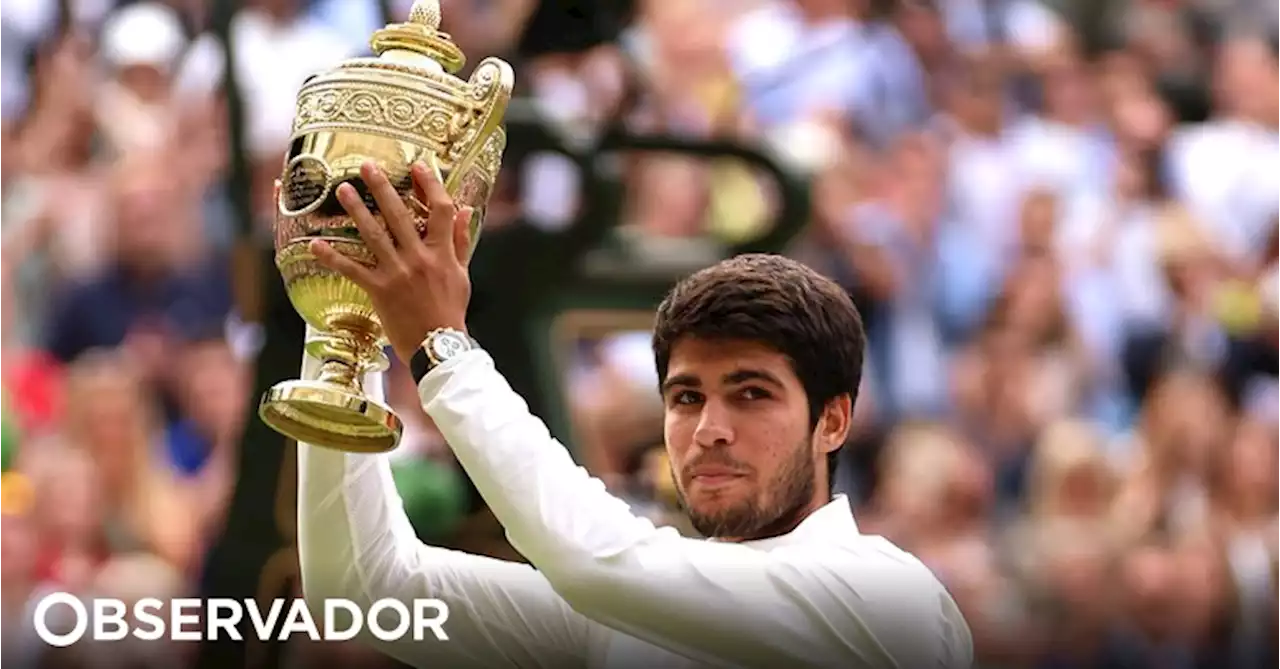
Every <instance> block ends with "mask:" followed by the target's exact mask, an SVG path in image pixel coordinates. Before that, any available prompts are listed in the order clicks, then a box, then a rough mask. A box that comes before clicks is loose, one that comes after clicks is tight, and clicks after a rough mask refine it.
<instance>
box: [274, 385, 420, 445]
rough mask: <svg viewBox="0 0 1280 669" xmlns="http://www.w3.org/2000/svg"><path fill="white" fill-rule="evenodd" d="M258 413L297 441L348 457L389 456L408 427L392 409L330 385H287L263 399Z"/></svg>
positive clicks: (344, 388)
mask: <svg viewBox="0 0 1280 669" xmlns="http://www.w3.org/2000/svg"><path fill="white" fill-rule="evenodd" d="M258 415H259V416H260V417H261V418H262V422H264V423H266V424H267V425H268V426H269V427H271V429H273V430H275V431H276V432H279V433H280V434H283V435H285V436H286V437H289V438H291V439H295V440H297V441H300V442H303V443H307V444H312V445H314V446H321V447H323V448H330V449H333V450H338V451H345V452H347V453H385V452H387V451H390V450H393V449H394V448H395V447H396V445H397V444H399V443H400V435H401V434H402V433H403V431H404V423H402V422H401V421H400V418H399V417H398V416H396V414H395V412H393V411H392V410H391V409H390V408H388V407H386V406H385V405H383V404H381V403H379V402H376V401H374V400H372V399H370V398H368V397H365V396H364V395H361V394H359V393H356V392H352V390H351V389H350V388H346V387H343V386H341V385H338V384H336V383H329V382H326V381H297V380H295V381H284V382H282V383H277V384H276V385H274V386H272V387H271V389H270V390H268V391H267V392H266V393H264V394H263V395H262V401H261V402H260V403H259V405H258Z"/></svg>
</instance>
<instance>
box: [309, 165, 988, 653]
mask: <svg viewBox="0 0 1280 669" xmlns="http://www.w3.org/2000/svg"><path fill="white" fill-rule="evenodd" d="M412 174H413V180H414V184H415V188H416V189H417V191H418V199H419V200H420V201H422V202H424V203H426V204H427V205H428V208H429V211H430V215H429V218H428V221H427V231H426V234H425V236H423V237H420V236H419V235H418V234H417V232H416V229H415V225H414V221H415V215H414V213H413V212H410V211H409V210H408V208H407V207H406V206H405V205H404V204H403V202H402V201H401V199H400V198H399V197H398V196H397V195H396V193H395V191H394V189H393V187H392V185H391V184H390V183H389V181H388V180H387V178H386V177H385V176H384V175H383V174H382V173H381V172H380V171H379V170H378V168H377V167H376V166H374V165H373V164H368V165H365V166H364V168H363V170H362V173H361V176H362V178H363V179H364V181H365V182H366V184H367V185H368V186H369V188H370V190H371V192H372V195H373V197H374V199H375V201H376V203H377V206H378V209H379V211H380V216H381V217H382V218H384V219H385V222H386V228H387V230H384V228H383V227H382V226H381V225H380V224H379V223H378V221H377V220H376V219H375V216H374V215H373V214H371V213H370V211H369V209H368V208H366V206H365V204H364V203H363V202H362V201H361V198H360V197H359V195H358V194H357V193H356V191H355V189H354V188H352V187H351V186H350V185H349V184H344V185H342V186H340V187H339V188H338V190H337V196H338V198H339V199H340V201H341V202H342V204H343V206H344V208H345V209H346V211H347V213H348V214H350V215H351V216H352V217H353V218H354V219H355V222H356V224H357V225H358V227H359V230H360V233H361V236H362V237H363V239H364V241H365V243H366V244H368V245H369V246H370V247H371V249H372V250H373V252H374V253H375V254H376V256H377V266H376V267H368V266H364V265H360V264H357V263H356V262H354V261H352V260H350V259H348V258H347V257H345V256H341V255H339V254H337V253H336V252H335V251H334V250H333V249H332V248H331V247H329V246H327V245H326V244H325V243H323V242H320V241H316V242H313V247H312V250H313V252H314V253H315V254H316V256H317V257H318V258H319V259H320V260H321V262H323V263H324V264H325V265H327V266H328V267H330V268H332V269H334V270H337V271H339V272H341V273H343V274H344V275H346V276H347V277H349V278H351V279H352V280H353V281H355V282H356V283H358V284H359V285H360V286H362V287H363V288H364V289H365V290H367V291H368V292H369V294H370V296H371V297H372V299H373V303H374V306H375V308H376V309H377V311H378V314H379V315H380V317H381V319H382V323H383V326H384V328H385V331H386V333H387V337H388V338H389V339H390V341H391V344H392V347H393V348H394V349H395V352H396V354H397V355H398V357H400V358H401V359H402V360H404V361H405V362H406V363H408V364H409V365H410V367H411V368H412V371H413V374H414V376H415V378H416V380H417V382H418V392H419V395H420V397H421V400H422V406H423V408H424V409H425V410H426V412H427V414H429V415H430V416H431V418H432V419H433V420H434V421H435V423H436V425H437V426H438V428H439V429H440V431H441V432H442V433H443V435H444V437H445V438H446V439H447V440H448V442H449V444H450V447H451V448H452V449H453V451H454V453H455V454H456V456H457V458H458V461H459V462H460V463H461V464H462V466H463V468H464V469H465V470H466V472H467V474H468V475H469V476H470V477H471V479H472V480H473V481H474V482H475V485H476V487H477V488H478V489H479V491H480V493H481V494H482V495H483V496H484V499H485V501H486V502H487V504H488V505H489V508H490V509H492V511H493V513H494V514H495V515H496V516H497V518H498V520H499V521H501V523H502V525H503V527H504V528H505V529H506V532H507V536H508V538H509V539H510V541H511V544H512V545H513V546H514V547H515V548H516V549H517V550H519V551H520V553H521V554H522V555H524V556H525V558H527V559H528V561H529V562H530V563H531V565H532V566H529V565H525V564H520V563H513V562H505V561H500V560H495V559H491V558H488V557H482V556H476V555H470V554H466V553H462V552H456V551H452V550H445V549H442V548H437V547H432V546H428V545H424V544H423V543H421V542H420V541H419V540H418V539H417V538H416V537H415V535H414V533H413V530H412V529H411V527H410V524H409V520H408V518H407V517H406V516H405V513H404V511H403V508H402V506H401V502H400V499H399V497H398V495H397V493H396V490H395V488H394V485H393V482H392V478H391V469H390V466H389V463H388V460H387V457H386V456H384V455H357V454H350V453H342V452H337V451H331V450H326V449H321V448H316V447H312V446H308V445H305V444H304V445H300V446H299V450H298V452H299V464H300V469H299V479H300V493H299V510H298V519H299V528H298V529H299V547H298V548H299V553H300V557H301V566H302V580H303V588H304V591H305V594H306V597H307V598H308V599H309V600H312V601H315V602H317V603H318V602H319V601H320V600H322V599H323V598H328V597H343V598H348V599H352V600H355V601H356V602H358V603H363V604H364V605H368V604H369V603H371V602H373V601H375V600H377V599H381V598H386V597H391V598H401V599H406V600H407V599H412V598H429V597H436V598H441V599H444V600H445V601H446V602H447V603H448V604H449V606H450V617H449V619H448V621H447V622H446V623H444V629H445V631H446V632H447V633H448V635H449V640H448V641H436V640H435V639H432V638H428V639H427V640H425V641H418V642H413V641H407V640H406V641H398V642H379V641H377V640H374V639H372V638H370V642H371V643H375V644H378V645H379V647H380V648H381V649H382V650H383V651H384V652H385V653H387V654H389V655H391V656H393V657H395V658H397V659H399V660H401V661H403V662H406V663H409V664H412V665H416V666H419V667H458V666H473V667H546V668H551V667H557V668H558V667H584V668H585V667H590V668H602V669H604V668H608V669H613V668H621V667H636V668H637V669H640V668H643V669H658V668H667V667H701V666H720V667H761V668H763V667H769V668H775V667H776V668H783V667H785V668H788V669H796V668H799V667H840V668H841V669H854V668H862V667H867V668H871V667H876V668H885V669H888V668H890V667H893V668H897V669H925V668H946V669H953V668H954V669H962V668H967V667H968V666H969V664H970V662H971V658H972V642H971V638H970V635H969V630H968V627H967V625H966V624H965V621H964V619H963V617H962V616H961V614H960V612H959V611H958V610H957V608H956V605H955V604H954V602H953V600H952V598H951V597H950V596H949V595H948V594H947V592H946V590H945V589H944V588H943V587H942V585H941V584H940V583H939V582H938V581H937V579H936V578H935V577H934V576H933V574H932V573H931V572H930V571H929V570H928V569H927V568H926V567H925V566H924V565H923V564H921V563H920V562H919V561H918V560H917V559H915V558H914V557H912V556H911V555H909V554H907V553H906V552H904V551H902V550H900V549H898V548H897V547H895V546H894V545H893V544H891V543H890V542H888V541H886V540H885V539H883V538H880V537H876V536H868V535H864V534H861V533H860V532H859V531H858V525H857V523H856V522H855V520H854V517H853V513H852V510H851V508H850V504H849V501H848V500H847V499H846V498H845V497H843V496H839V495H834V496H833V494H832V491H831V485H830V481H831V474H832V472H831V468H832V463H833V462H834V454H835V453H836V451H837V449H839V448H840V447H841V445H842V444H843V443H844V441H845V438H846V436H847V433H848V431H849V423H850V416H851V414H852V410H853V404H854V400H855V398H856V394H857V388H858V383H859V379H860V377H861V369H862V358H863V349H864V336H863V330H862V324H861V319H860V317H859V315H858V312H857V311H856V309H855V308H854V306H853V303H852V302H851V300H850V299H849V297H848V296H847V295H846V294H845V293H844V292H843V291H842V290H840V289H839V288H838V287H837V286H836V285H835V284H834V283H832V282H831V281H829V280H827V279H825V278H823V277H821V276H820V275H818V274H817V273H815V272H813V271H812V270H810V269H808V268H806V267H804V266H803V265H800V264H798V263H795V262H792V261H790V260H787V259H784V258H781V257H776V256H764V255H750V256H741V257H738V258H734V259H731V260H727V261H724V262H722V263H720V264H718V265H715V266H713V267H710V268H708V269H705V270H703V271H701V272H698V273H696V274H694V275H692V276H691V277H689V278H687V279H685V280H684V281H682V282H681V283H680V285H679V286H677V287H676V288H675V289H674V290H673V291H672V292H671V294H670V295H669V296H668V297H667V298H666V300H665V301H664V302H663V303H662V305H661V307H660V308H659V309H658V313H657V321H656V325H655V332H654V345H653V348H654V358H655V363H656V365H657V371H658V377H659V379H660V383H661V388H660V390H661V394H662V399H663V402H664V405H665V428H664V431H665V437H666V445H667V449H668V452H669V456H670V462H671V466H672V470H673V471H672V473H673V475H674V477H675V481H676V484H677V486H678V489H679V492H680V495H681V498H682V500H683V504H684V507H685V510H686V511H687V513H688V514H689V516H690V517H691V519H692V521H693V524H694V526H695V527H696V528H697V529H698V530H699V531H700V532H701V533H702V534H704V535H705V536H706V537H707V538H706V539H692V538H685V537H682V536H680V535H679V534H678V533H677V532H676V531H675V530H673V529H671V528H659V527H655V526H654V525H653V524H652V523H651V522H650V521H648V520H645V519H642V518H640V517H637V516H636V515H634V514H633V513H632V512H631V510H630V508H629V507H628V506H627V504H626V503H624V502H623V501H621V500H619V499H618V498H616V497H614V496H612V495H611V494H610V493H609V492H608V491H607V490H606V489H605V487H604V485H603V484H602V483H601V482H600V481H599V480H597V479H594V478H592V477H591V476H590V474H588V473H587V472H586V471H585V470H583V469H582V468H580V467H578V465H577V464H575V463H574V461H573V459H572V458H571V457H570V454H569V452H568V451H567V450H566V449H565V448H564V446H562V445H561V444H560V443H558V442H557V441H556V440H555V439H554V438H552V436H551V435H550V434H549V433H548V431H547V428H546V427H545V425H544V424H543V423H542V421H541V420H540V419H538V418H537V417H536V416H533V415H531V414H530V413H529V411H528V409H527V408H526V405H525V403H524V401H523V400H522V399H521V398H520V397H519V396H518V395H517V394H516V393H515V392H514V391H512V390H511V388H510V386H509V385H508V384H507V382H506V381H505V380H504V379H503V377H502V375H501V374H500V373H499V372H498V371H497V370H496V369H495V368H494V363H493V360H492V359H491V358H490V357H489V355H488V354H486V353H485V351H484V348H483V347H482V345H481V344H479V343H477V342H475V341H473V340H472V339H471V338H470V337H469V336H468V335H467V329H466V322H465V314H466V311H467V301H468V299H469V297H470V283H469V279H468V274H467V260H468V247H469V240H468V238H467V234H468V232H467V225H466V222H467V220H468V217H469V216H470V213H471V212H470V211H467V210H465V209H464V210H462V211H459V210H458V209H457V208H456V207H455V206H454V204H453V202H452V201H451V199H450V197H449V196H448V194H447V193H446V192H445V189H444V187H443V186H442V185H441V183H440V181H439V179H438V177H436V176H435V175H434V174H433V173H432V171H431V170H429V169H428V168H426V167H425V166H424V165H421V164H419V165H415V166H414V168H413V170H412ZM388 231H389V232H388ZM318 368H319V361H318V360H315V359H310V358H307V359H305V360H304V364H303V375H304V377H305V378H315V377H316V375H317V372H318Z"/></svg>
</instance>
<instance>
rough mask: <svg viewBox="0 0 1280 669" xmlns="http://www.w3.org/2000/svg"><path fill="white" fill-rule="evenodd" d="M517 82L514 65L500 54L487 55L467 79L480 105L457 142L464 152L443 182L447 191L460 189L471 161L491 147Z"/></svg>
mask: <svg viewBox="0 0 1280 669" xmlns="http://www.w3.org/2000/svg"><path fill="white" fill-rule="evenodd" d="M515 82H516V75H515V72H514V71H513V70H512V69H511V66H510V65H508V64H507V63H506V62H505V61H503V60H501V59H498V58H485V59H484V60H482V61H480V64H479V65H477V66H476V69H475V71H474V72H472V73H471V78H470V79H469V80H468V81H467V95H468V96H469V97H470V98H471V99H472V100H474V101H475V102H476V103H477V107H478V109H477V111H476V116H475V117H474V118H472V119H471V122H470V123H468V124H467V125H466V129H465V130H464V131H463V135H462V137H461V138H459V140H458V141H457V142H456V143H455V144H454V146H457V147H460V148H461V152H460V153H459V155H457V156H456V157H454V160H453V169H451V170H450V171H449V177H448V179H447V181H445V184H444V185H445V190H447V191H448V192H450V193H455V192H457V190H458V187H459V186H460V185H461V183H462V179H463V177H464V176H465V175H466V174H467V173H468V172H469V171H470V170H471V166H472V164H473V163H475V162H476V160H478V159H480V158H481V155H482V154H483V153H484V152H485V149H486V148H488V147H489V137H490V136H491V135H493V134H494V133H496V132H498V131H499V130H500V129H501V127H502V118H503V117H504V116H505V115H506V113H507V105H508V104H509V103H510V102H511V92H512V90H513V89H514V88H515ZM501 154H502V151H501V149H500V148H499V150H498V155H496V156H494V157H493V158H494V160H495V161H497V160H501V157H502V155H501ZM497 167H498V166H497V164H495V165H493V168H494V169H493V176H494V177H495V178H496V177H497Z"/></svg>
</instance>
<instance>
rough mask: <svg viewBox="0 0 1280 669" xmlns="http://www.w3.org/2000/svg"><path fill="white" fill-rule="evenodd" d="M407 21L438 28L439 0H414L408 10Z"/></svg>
mask: <svg viewBox="0 0 1280 669" xmlns="http://www.w3.org/2000/svg"><path fill="white" fill-rule="evenodd" d="M409 23H414V24H417V25H420V26H426V27H428V28H430V29H432V30H439V29H440V0H414V1H413V7H412V8H411V9H410V10H409Z"/></svg>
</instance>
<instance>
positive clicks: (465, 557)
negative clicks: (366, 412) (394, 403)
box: [298, 356, 593, 669]
mask: <svg viewBox="0 0 1280 669" xmlns="http://www.w3.org/2000/svg"><path fill="white" fill-rule="evenodd" d="M318 371H319V362H318V361H316V360H315V359H313V358H311V357H310V356H306V357H305V358H304V362H303V373H302V376H303V378H304V379H314V378H316V377H317V375H318ZM370 377H371V378H370V381H376V380H377V379H376V377H374V375H370ZM376 385H378V384H377V383H370V382H368V381H366V385H365V388H366V390H367V391H368V392H370V394H371V395H372V396H374V397H381V391H380V388H372V387H371V386H376ZM298 486H299V489H298V502H299V504H298V557H299V561H300V564H301V574H302V584H303V591H304V593H305V597H306V599H307V601H308V602H309V603H310V604H311V606H312V607H313V608H314V609H316V610H319V609H320V607H322V606H323V600H325V599H330V598H344V599H349V600H351V601H353V602H355V603H356V604H358V605H359V606H360V607H361V610H364V611H368V610H369V607H370V606H371V605H372V604H373V602H375V601H377V600H379V599H384V598H389V599H396V600H400V601H402V602H405V604H406V605H407V607H408V609H409V610H410V611H412V610H413V604H412V601H411V600H414V599H426V598H438V599H441V600H443V601H444V602H445V603H447V604H448V606H449V616H448V618H447V619H446V620H445V621H444V622H443V623H442V625H441V627H442V628H443V630H444V632H445V633H446V634H447V635H448V637H449V638H448V640H444V641H440V640H437V639H436V637H435V636H434V635H433V634H432V633H431V632H430V631H426V634H425V637H424V638H423V639H422V640H420V641H414V640H413V635H412V634H408V635H406V636H405V638H404V639H403V640H402V641H395V642H386V641H380V640H378V639H376V638H375V637H373V636H372V635H369V634H362V635H361V637H360V638H361V640H362V641H365V642H367V643H369V644H371V645H373V646H374V647H376V648H377V649H378V650H380V651H382V652H384V653H386V654H387V655H390V656H392V657H394V658H396V659H397V660H400V661H401V662H405V663H407V664H410V665H413V666H419V667H427V666H449V667H486V668H487V667H547V668H550V667H556V668H557V669H558V668H559V667H585V666H586V664H587V661H586V658H587V654H588V638H589V632H590V628H591V626H592V625H593V624H592V623H591V622H589V621H588V620H587V619H586V618H584V617H583V616H582V615H581V614H579V613H576V612H574V611H573V610H572V609H571V608H569V606H568V605H567V604H566V603H565V602H564V600H563V599H562V598H560V597H559V596H558V595H557V594H556V593H555V591H554V590H553V589H552V588H551V586H550V584H549V583H548V582H547V580H546V578H544V577H543V576H542V575H541V574H539V573H538V572H537V571H535V570H534V569H533V568H531V567H529V566H528V565H524V564H519V563H515V562H507V561H502V560H496V559H492V558H488V557H483V556H478V555H472V554H468V553H463V552H459V551H453V550H447V549H443V548H438V547H433V546H428V545H425V544H423V543H422V542H421V541H419V540H418V538H417V536H416V535H415V534H414V532H413V529H412V527H411V526H410V523H409V518H408V516H407V515H406V514H405V512H404V508H403V505H402V503H401V499H400V496H399V494H398V493H397V492H396V489H395V485H394V483H393V481H392V477H391V465H390V462H389V460H388V458H387V456H386V455H383V454H379V455H362V454H352V453H343V452H340V451H335V450H329V449H325V448H319V447H316V446H312V445H309V444H299V445H298Z"/></svg>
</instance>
